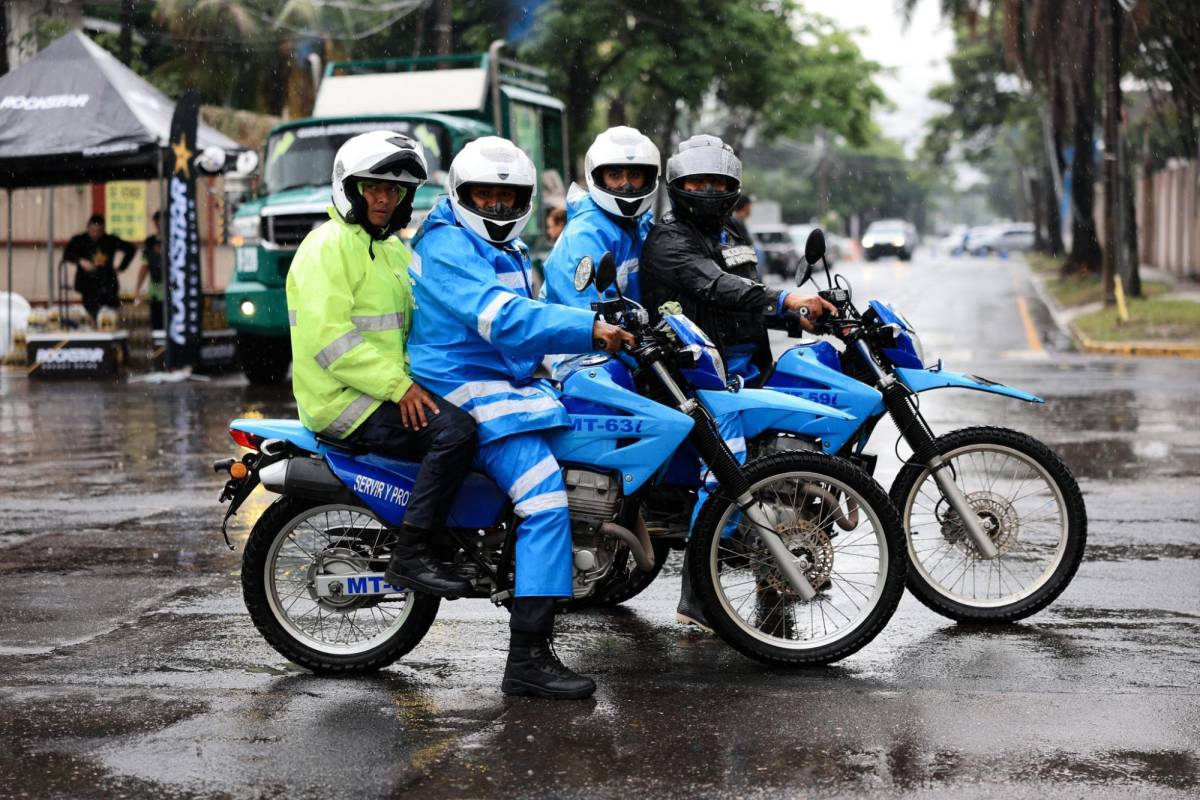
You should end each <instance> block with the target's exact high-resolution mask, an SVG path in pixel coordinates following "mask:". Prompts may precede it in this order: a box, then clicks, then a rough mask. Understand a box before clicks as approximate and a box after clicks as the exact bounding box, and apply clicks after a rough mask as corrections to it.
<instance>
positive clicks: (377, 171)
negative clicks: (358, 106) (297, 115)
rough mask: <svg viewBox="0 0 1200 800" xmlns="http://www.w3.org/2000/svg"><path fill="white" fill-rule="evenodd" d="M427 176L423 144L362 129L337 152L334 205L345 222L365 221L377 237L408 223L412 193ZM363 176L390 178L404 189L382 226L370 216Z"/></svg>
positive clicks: (365, 225) (404, 137)
mask: <svg viewBox="0 0 1200 800" xmlns="http://www.w3.org/2000/svg"><path fill="white" fill-rule="evenodd" d="M428 177H429V174H428V167H427V166H426V164H425V152H424V150H422V149H421V145H420V144H418V143H417V142H415V141H413V140H412V139H410V138H408V137H407V136H404V135H403V134H399V133H395V132H393V131H371V132H370V133H363V134H360V135H358V136H355V137H353V138H350V139H347V140H346V143H345V144H343V145H342V146H341V147H339V148H338V151H337V155H336V156H334V159H333V207H334V208H336V209H337V212H338V213H339V214H341V216H342V219H344V220H346V222H349V223H353V224H355V225H362V226H363V227H364V228H365V229H366V230H367V232H368V233H370V234H371V235H372V236H373V237H374V238H377V239H382V238H384V237H386V236H388V235H389V234H390V233H391V232H392V231H394V230H397V229H398V228H403V227H404V226H405V225H406V224H408V219H409V217H410V216H411V215H412V202H413V195H414V194H416V191H417V187H418V186H420V185H421V184H423V183H424V182H425V179H426V178H428ZM360 180H376V181H390V182H392V183H399V184H400V185H401V186H403V187H404V189H405V192H404V195H403V196H402V197H401V198H400V204H399V205H397V206H396V211H395V213H393V214H392V218H391V220H389V221H388V224H387V225H386V226H384V228H383V229H378V228H376V226H374V225H372V224H371V220H370V218H369V217H368V216H367V201H366V200H365V199H364V198H363V196H362V192H360V191H359V190H358V185H357V184H358V181H360Z"/></svg>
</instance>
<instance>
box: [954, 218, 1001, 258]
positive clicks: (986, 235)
mask: <svg viewBox="0 0 1200 800" xmlns="http://www.w3.org/2000/svg"><path fill="white" fill-rule="evenodd" d="M995 233H996V226H995V225H976V226H975V227H974V228H971V229H969V230H968V231H967V235H966V236H965V237H964V238H963V243H962V249H963V252H964V253H966V254H967V255H974V254H975V251H976V250H978V249H979V248H980V247H981V246H982V245H983V243H984V242H986V241H988V240H989V239H991V238H992V236H994V235H995Z"/></svg>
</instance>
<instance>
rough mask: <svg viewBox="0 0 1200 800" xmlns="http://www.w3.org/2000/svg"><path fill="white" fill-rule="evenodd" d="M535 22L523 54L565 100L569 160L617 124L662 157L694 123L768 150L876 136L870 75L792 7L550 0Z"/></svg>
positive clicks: (830, 31)
mask: <svg viewBox="0 0 1200 800" xmlns="http://www.w3.org/2000/svg"><path fill="white" fill-rule="evenodd" d="M538 23H539V34H538V36H537V37H536V39H535V40H534V41H533V42H532V43H531V44H530V45H529V46H528V47H527V48H526V49H525V51H524V53H523V55H524V56H525V57H526V58H528V59H529V60H531V61H533V62H535V63H540V64H542V65H544V66H546V67H547V68H548V69H550V70H551V81H552V84H553V86H554V88H555V89H556V90H557V91H558V92H560V93H561V94H562V95H563V96H565V97H566V98H567V106H568V116H569V118H570V122H571V126H570V129H571V133H572V143H573V150H574V151H575V152H581V151H582V150H583V149H585V148H586V145H587V144H588V143H589V142H590V141H591V138H592V137H593V136H594V135H595V133H596V132H597V129H598V128H600V127H603V126H605V125H609V124H620V123H624V124H632V125H635V126H637V127H639V128H641V129H642V130H643V131H645V132H647V133H648V134H649V135H651V136H652V137H654V138H656V139H657V140H658V141H659V142H660V145H661V146H664V147H665V145H667V144H668V143H669V140H670V136H671V135H672V134H673V133H674V132H675V130H676V128H678V127H683V126H682V125H681V120H683V119H685V118H691V119H692V120H697V119H699V118H700V117H702V116H707V117H708V118H709V119H713V118H715V119H716V120H717V126H718V127H719V128H720V129H721V130H720V132H723V133H724V134H725V135H726V136H727V137H728V138H730V139H731V140H732V141H733V142H734V143H735V144H737V143H739V142H740V141H741V140H742V139H743V137H745V136H746V135H747V134H748V133H749V132H750V131H752V130H753V131H755V132H756V133H757V134H758V135H760V136H761V137H763V138H765V139H767V140H772V139H775V138H777V137H779V136H784V135H789V136H796V135H800V134H802V133H804V132H805V131H810V130H812V129H814V128H816V127H818V126H823V127H826V128H828V129H830V130H832V131H835V132H837V133H839V134H841V135H843V136H845V137H846V138H847V139H849V140H850V141H852V142H856V143H860V144H863V143H866V142H868V141H870V140H871V138H872V137H873V136H874V135H875V129H874V127H873V126H872V124H871V111H872V110H873V108H875V107H876V106H878V105H880V104H881V103H883V101H884V97H883V94H882V92H881V91H880V89H879V88H878V86H876V85H875V83H874V81H873V77H874V75H875V74H877V73H878V70H879V67H878V65H877V64H875V63H874V62H871V61H869V60H867V59H865V58H863V56H862V54H861V53H860V52H859V50H858V48H857V47H856V46H855V45H854V43H853V42H852V41H850V39H849V37H848V36H847V35H846V34H845V33H844V32H842V31H839V30H837V29H836V28H835V27H834V26H833V25H832V24H831V23H829V22H828V21H826V20H822V19H820V18H815V17H814V18H807V19H805V15H804V14H803V13H802V10H801V8H800V6H799V5H797V4H796V3H794V2H792V0H778V1H768V0H663V1H662V2H659V3H654V4H647V3H644V2H638V1H635V0H614V1H613V2H606V3H595V2H591V0H551V1H550V2H548V3H547V4H546V6H545V7H544V8H543V10H542V11H541V13H540V15H539V19H538ZM709 101H715V103H716V105H717V106H718V107H719V113H717V114H716V115H715V117H714V115H713V114H711V113H708V114H705V113H704V112H706V111H708V110H710V109H709V108H708V107H706V103H707V102H709ZM710 129H711V128H710Z"/></svg>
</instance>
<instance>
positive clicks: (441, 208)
mask: <svg viewBox="0 0 1200 800" xmlns="http://www.w3.org/2000/svg"><path fill="white" fill-rule="evenodd" d="M536 182H537V173H536V170H535V167H534V165H533V162H532V161H531V160H530V159H529V157H528V156H527V155H525V153H523V152H522V151H521V150H520V149H519V148H518V147H517V146H516V145H514V144H513V143H512V142H510V141H508V140H506V139H501V138H499V137H495V136H488V137H484V138H481V139H476V140H475V141H473V142H471V143H469V144H468V145H466V146H465V147H464V148H463V149H462V151H460V152H459V154H458V155H457V156H455V158H454V161H453V162H452V163H451V165H450V172H449V175H448V177H447V180H446V190H447V194H448V197H445V198H442V200H440V201H439V202H438V204H437V205H436V206H435V207H434V208H433V210H432V211H431V212H430V213H429V216H428V217H426V219H425V222H424V224H423V225H422V227H421V230H420V231H419V232H418V234H417V237H416V239H415V240H414V247H415V249H416V253H417V256H418V258H416V259H414V260H413V264H412V267H411V269H410V272H411V274H412V275H413V279H414V287H415V297H416V302H417V306H418V307H419V308H420V314H419V315H418V316H417V320H416V325H415V327H414V329H413V335H412V338H411V340H410V342H409V351H410V353H411V356H412V365H413V372H414V373H415V374H416V376H417V378H418V379H419V380H420V381H421V382H422V383H424V384H425V385H427V386H429V387H430V388H431V389H433V390H434V391H436V392H437V393H438V394H440V395H441V396H442V397H444V398H446V399H447V400H449V401H450V402H451V403H453V404H454V405H455V406H457V407H459V408H461V409H462V410H463V411H466V412H467V413H469V414H470V415H471V416H472V417H473V418H474V419H475V420H476V422H477V423H478V424H479V455H478V464H479V466H481V467H482V469H483V470H484V471H485V472H486V473H487V474H488V475H489V476H491V478H492V479H493V480H494V481H495V482H496V483H497V484H498V485H499V486H500V487H501V488H503V489H504V490H505V491H507V493H508V495H509V497H510V498H511V499H512V502H513V504H514V511H515V514H516V516H517V517H518V519H519V521H520V522H519V527H518V528H517V545H516V583H515V595H516V596H515V598H514V599H513V603H512V614H511V618H510V629H511V638H510V641H509V651H508V661H507V664H506V665H505V669H504V680H503V683H502V684H501V689H502V690H503V691H504V692H505V693H506V694H523V695H533V696H537V697H548V698H579V697H587V696H589V695H591V694H592V692H594V691H595V688H596V684H595V683H594V682H593V681H592V679H591V678H588V677H586V676H582V675H579V674H577V673H575V672H574V671H572V670H571V669H569V668H567V667H566V666H565V665H563V663H562V662H561V661H560V660H559V659H558V657H557V655H556V654H555V652H554V650H553V648H552V647H551V644H550V640H551V634H552V632H553V627H554V616H555V613H556V610H557V607H558V604H559V600H560V599H562V598H569V597H571V596H572V550H571V528H570V517H569V514H568V509H567V495H566V489H565V485H564V484H563V479H562V473H561V470H560V468H559V465H558V462H557V461H556V460H555V458H554V455H553V453H552V452H551V450H550V446H549V444H548V442H547V440H546V436H545V432H546V431H548V430H551V429H553V428H558V427H564V426H566V425H567V424H569V420H568V416H567V413H566V409H565V408H563V406H562V404H561V403H560V402H559V400H558V397H557V395H556V394H555V392H554V390H553V388H552V387H551V386H550V385H549V384H547V383H546V382H545V381H542V380H538V379H537V378H535V375H534V373H535V371H536V370H537V369H538V367H539V366H540V364H541V361H542V358H543V357H544V356H545V355H546V354H547V353H550V352H571V353H583V352H589V351H591V350H593V349H603V350H606V351H610V352H611V351H615V350H618V349H620V347H621V346H622V345H623V344H632V343H633V337H632V336H631V335H630V334H628V333H627V332H625V331H623V330H622V329H620V328H618V327H616V326H613V325H609V324H608V323H606V322H604V321H603V320H602V319H600V318H599V317H598V316H597V315H596V314H595V313H594V312H592V311H590V310H583V309H579V308H570V307H567V306H563V305H557V304H553V303H542V302H539V301H537V300H534V299H532V298H531V293H532V292H531V287H530V277H529V272H530V267H529V257H528V253H527V251H526V249H525V246H524V244H523V243H522V242H521V241H520V239H519V238H518V236H519V234H520V232H521V230H522V229H523V228H524V227H525V224H526V222H528V220H529V217H530V215H531V214H532V213H533V196H534V190H535V187H536Z"/></svg>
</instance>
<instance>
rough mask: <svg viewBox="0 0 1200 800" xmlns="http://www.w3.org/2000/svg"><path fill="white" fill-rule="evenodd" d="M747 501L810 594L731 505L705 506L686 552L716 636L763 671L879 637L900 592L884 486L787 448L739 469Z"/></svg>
mask: <svg viewBox="0 0 1200 800" xmlns="http://www.w3.org/2000/svg"><path fill="white" fill-rule="evenodd" d="M744 471H745V474H746V477H747V478H748V479H749V482H750V487H751V488H750V494H751V496H752V497H753V498H754V500H755V502H756V503H757V504H758V506H759V509H760V510H761V511H762V512H763V516H765V517H766V519H767V520H768V521H770V523H771V525H772V527H773V529H774V530H773V533H775V534H776V535H778V536H779V538H780V539H781V540H782V542H783V544H784V546H785V547H786V548H787V549H788V551H789V552H790V553H791V554H792V556H793V559H794V562H793V563H794V564H795V565H796V566H797V567H798V568H799V570H800V571H801V572H802V573H803V574H804V576H805V577H806V578H807V579H808V582H809V583H810V584H811V585H812V587H813V588H814V589H816V590H817V595H816V597H814V598H813V599H812V600H804V599H803V598H802V597H801V596H800V595H799V594H798V593H797V592H796V591H795V590H794V588H793V587H792V585H791V584H790V583H789V582H788V580H787V579H786V578H785V577H784V575H783V572H782V571H781V570H780V569H779V566H778V564H777V563H776V561H775V559H774V557H773V556H772V554H771V553H770V551H769V550H768V549H767V547H766V545H765V542H764V541H763V539H762V537H761V536H760V535H759V532H758V530H757V526H756V525H755V524H754V523H752V522H750V521H749V520H748V519H747V515H746V514H744V513H743V512H742V511H741V509H739V508H738V506H737V504H736V503H735V502H734V500H733V498H731V497H728V496H726V495H725V494H724V493H723V492H721V491H719V490H718V491H716V492H714V493H713V494H712V495H711V496H710V497H709V499H708V501H707V502H706V503H705V504H704V507H703V508H702V509H701V511H700V515H699V517H698V518H697V520H696V527H695V529H694V530H693V532H692V540H691V542H690V543H689V544H688V548H687V551H686V557H687V558H688V559H689V565H688V566H689V569H690V570H691V575H692V576H693V578H692V579H693V581H694V582H695V585H696V591H697V594H698V595H699V597H700V601H701V603H702V604H703V606H704V612H705V615H706V616H707V618H708V621H709V623H710V624H711V625H712V627H713V629H714V630H715V631H716V633H717V634H718V635H719V636H720V637H721V638H722V639H723V640H725V641H726V642H727V643H729V644H730V645H731V646H733V647H734V648H735V649H737V650H738V651H740V652H741V653H743V654H744V655H747V656H749V657H751V658H754V659H756V660H758V661H762V662H765V663H768V664H782V665H787V666H805V665H817V664H828V663H831V662H834V661H838V660H840V659H843V658H845V657H846V656H849V655H850V654H852V653H854V652H856V651H858V650H859V649H861V648H862V647H864V646H865V645H866V644H867V643H868V642H870V641H871V640H872V639H874V638H875V636H876V635H878V633H879V632H880V631H881V630H883V627H884V625H886V624H887V621H888V620H889V619H890V618H891V616H892V614H893V613H894V612H895V610H896V605H897V604H898V603H899V602H900V597H901V595H902V594H903V593H904V573H905V561H904V546H903V540H902V534H901V528H900V520H899V517H898V516H897V514H896V511H895V509H894V507H893V506H892V504H891V502H890V501H889V500H888V497H887V495H886V494H885V493H884V491H883V489H882V488H880V486H879V485H878V484H877V483H876V482H875V481H873V480H872V479H871V478H870V476H868V475H867V474H866V473H865V472H863V471H862V470H860V469H859V468H857V467H855V466H854V465H853V464H850V463H849V462H846V461H843V460H841V459H838V458H832V457H830V456H824V455H820V454H817V453H804V452H787V453H777V454H775V455H770V456H766V457H764V458H759V459H756V460H754V461H751V462H750V463H748V464H746V466H745V467H744Z"/></svg>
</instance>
